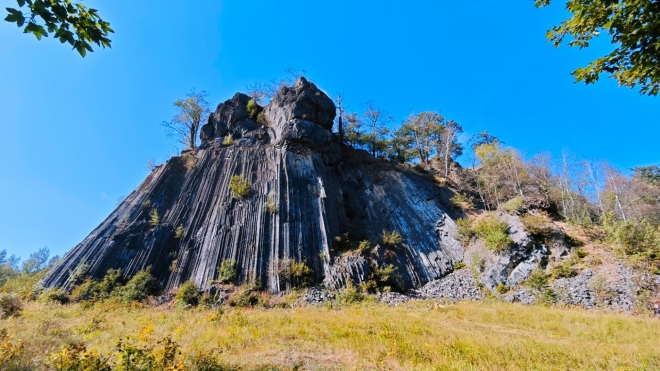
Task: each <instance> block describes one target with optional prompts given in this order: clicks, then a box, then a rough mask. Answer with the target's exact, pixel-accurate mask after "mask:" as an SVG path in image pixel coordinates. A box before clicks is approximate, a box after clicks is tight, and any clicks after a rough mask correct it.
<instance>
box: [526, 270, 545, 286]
mask: <svg viewBox="0 0 660 371" xmlns="http://www.w3.org/2000/svg"><path fill="white" fill-rule="evenodd" d="M525 283H526V284H527V286H529V287H531V288H533V289H536V290H539V291H541V290H542V289H543V288H544V287H545V285H546V284H547V283H548V275H547V274H545V272H544V271H543V269H541V268H538V269H536V270H534V271H532V273H530V274H529V277H528V278H527V281H525Z"/></svg>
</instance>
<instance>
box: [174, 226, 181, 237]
mask: <svg viewBox="0 0 660 371" xmlns="http://www.w3.org/2000/svg"><path fill="white" fill-rule="evenodd" d="M182 236H183V226H182V225H180V224H179V225H178V226H177V227H176V229H175V230H174V238H181V237H182Z"/></svg>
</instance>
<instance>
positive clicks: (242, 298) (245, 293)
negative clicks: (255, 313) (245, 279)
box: [229, 285, 259, 308]
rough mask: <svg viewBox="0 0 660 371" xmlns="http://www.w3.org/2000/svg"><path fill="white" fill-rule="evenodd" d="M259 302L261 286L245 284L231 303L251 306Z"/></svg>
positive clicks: (239, 305) (243, 306)
mask: <svg viewBox="0 0 660 371" xmlns="http://www.w3.org/2000/svg"><path fill="white" fill-rule="evenodd" d="M258 304H259V287H258V286H256V285H247V286H243V287H242V288H241V289H240V290H239V291H238V293H237V294H236V295H235V296H234V297H233V298H231V300H230V301H229V305H231V306H232V307H239V308H249V307H254V306H256V305H258Z"/></svg>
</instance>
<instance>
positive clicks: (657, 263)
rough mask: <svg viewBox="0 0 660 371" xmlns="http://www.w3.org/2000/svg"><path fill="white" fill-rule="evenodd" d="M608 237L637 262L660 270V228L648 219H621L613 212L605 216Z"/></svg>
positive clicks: (604, 224)
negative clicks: (614, 215) (613, 214)
mask: <svg viewBox="0 0 660 371" xmlns="http://www.w3.org/2000/svg"><path fill="white" fill-rule="evenodd" d="M603 227H604V228H605V230H606V232H607V238H608V240H610V241H611V242H613V243H614V244H615V245H616V246H617V249H618V251H619V252H620V253H621V254H622V255H624V256H625V257H626V258H628V259H629V260H631V261H632V262H635V263H643V264H645V265H647V267H648V268H649V269H651V270H654V271H657V272H660V230H659V229H658V228H657V227H655V226H653V225H652V224H651V223H649V222H648V221H647V220H641V221H630V220H629V221H621V220H616V219H614V217H613V216H612V215H611V214H607V215H605V216H604V217H603Z"/></svg>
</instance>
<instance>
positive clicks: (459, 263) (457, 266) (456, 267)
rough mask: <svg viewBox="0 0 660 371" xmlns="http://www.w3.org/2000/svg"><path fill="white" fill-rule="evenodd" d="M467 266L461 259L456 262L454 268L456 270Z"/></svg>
mask: <svg viewBox="0 0 660 371" xmlns="http://www.w3.org/2000/svg"><path fill="white" fill-rule="evenodd" d="M465 267H466V266H465V263H463V262H460V261H459V262H456V263H454V270H455V271H460V270H461V269H463V268H465Z"/></svg>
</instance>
